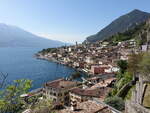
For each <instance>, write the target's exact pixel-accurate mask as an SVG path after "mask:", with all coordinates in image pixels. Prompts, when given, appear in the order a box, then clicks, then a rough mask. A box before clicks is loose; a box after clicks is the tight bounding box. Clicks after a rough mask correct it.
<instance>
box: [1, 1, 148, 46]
mask: <svg viewBox="0 0 150 113" xmlns="http://www.w3.org/2000/svg"><path fill="white" fill-rule="evenodd" d="M149 5H150V0H0V22H1V23H6V24H10V25H15V26H18V27H21V28H23V29H25V30H27V31H30V32H32V33H34V34H37V35H40V36H45V37H47V38H50V39H54V40H60V41H63V42H71V43H74V42H75V41H78V42H82V41H83V40H85V38H86V37H87V36H89V35H92V34H95V33H96V32H98V31H99V30H101V29H102V28H103V27H105V26H106V25H108V24H109V23H110V22H111V21H112V20H114V19H116V18H117V17H119V16H121V15H123V14H125V13H128V12H130V11H131V10H133V9H140V10H142V11H146V12H150V7H149Z"/></svg>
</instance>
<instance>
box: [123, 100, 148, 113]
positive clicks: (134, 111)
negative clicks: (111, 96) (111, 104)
mask: <svg viewBox="0 0 150 113" xmlns="http://www.w3.org/2000/svg"><path fill="white" fill-rule="evenodd" d="M125 106H126V107H125V113H150V110H148V109H146V108H144V107H143V106H141V105H140V104H137V103H133V102H131V101H126V105H125Z"/></svg>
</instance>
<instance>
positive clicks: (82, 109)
mask: <svg viewBox="0 0 150 113" xmlns="http://www.w3.org/2000/svg"><path fill="white" fill-rule="evenodd" d="M56 113H113V112H112V110H111V109H110V108H108V107H107V106H105V105H102V104H98V103H97V102H95V101H92V100H88V101H85V102H82V103H78V102H77V103H76V106H75V109H71V108H66V109H62V110H59V111H56Z"/></svg>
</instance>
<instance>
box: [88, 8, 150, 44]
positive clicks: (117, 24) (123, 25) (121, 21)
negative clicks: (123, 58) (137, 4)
mask: <svg viewBox="0 0 150 113" xmlns="http://www.w3.org/2000/svg"><path fill="white" fill-rule="evenodd" d="M148 18H150V13H146V12H143V11H140V10H137V9H135V10H133V11H131V12H130V13H128V14H126V15H123V16H121V17H119V18H118V19H116V20H114V21H113V22H112V23H111V24H109V25H108V26H106V27H105V28H104V29H102V30H101V31H100V32H98V33H97V34H95V35H92V36H89V37H87V39H86V41H88V42H96V41H99V40H103V39H106V38H108V37H110V36H112V35H114V34H116V33H118V32H120V33H122V32H124V31H126V30H128V29H132V28H134V27H135V26H136V25H137V24H140V23H142V22H144V21H146V20H147V19H148Z"/></svg>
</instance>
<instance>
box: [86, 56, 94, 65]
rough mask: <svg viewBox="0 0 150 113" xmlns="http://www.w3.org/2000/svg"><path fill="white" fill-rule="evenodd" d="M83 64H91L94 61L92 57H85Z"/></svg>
mask: <svg viewBox="0 0 150 113" xmlns="http://www.w3.org/2000/svg"><path fill="white" fill-rule="evenodd" d="M85 62H86V63H88V64H93V63H94V60H93V58H92V57H86V59H85Z"/></svg>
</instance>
